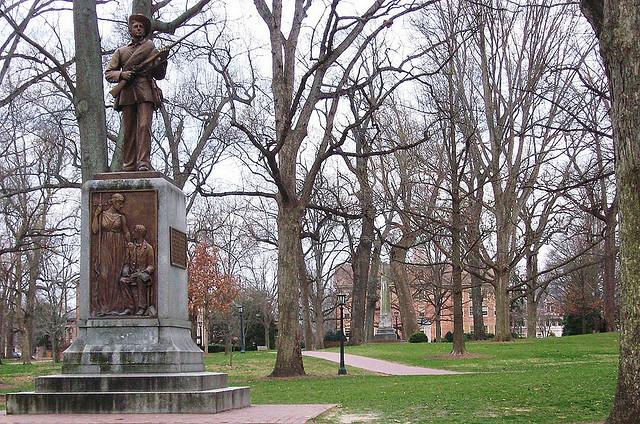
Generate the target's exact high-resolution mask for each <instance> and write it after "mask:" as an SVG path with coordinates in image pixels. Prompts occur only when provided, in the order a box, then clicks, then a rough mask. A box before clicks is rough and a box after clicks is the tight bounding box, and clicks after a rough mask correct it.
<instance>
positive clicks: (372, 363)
mask: <svg viewBox="0 0 640 424" xmlns="http://www.w3.org/2000/svg"><path fill="white" fill-rule="evenodd" d="M302 354H303V355H304V356H311V357H313V358H320V359H326V360H327V361H332V362H336V363H340V354H339V353H338V352H324V351H304V352H302ZM344 364H345V366H349V367H354V368H362V369H365V370H369V371H375V372H379V373H381V374H388V375H449V374H463V373H459V372H455V371H447V370H437V369H434V368H423V367H412V366H409V365H402V364H398V363H396V362H389V361H383V360H381V359H373V358H367V357H365V356H359V355H350V354H346V353H345V355H344ZM347 372H348V370H347Z"/></svg>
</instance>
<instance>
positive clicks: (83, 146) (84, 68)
mask: <svg viewBox="0 0 640 424" xmlns="http://www.w3.org/2000/svg"><path fill="white" fill-rule="evenodd" d="M73 28H74V38H75V45H76V72H77V79H76V89H75V91H74V93H73V103H74V106H75V113H76V118H77V119H78V127H79V130H80V152H81V156H82V158H81V159H82V180H83V181H87V180H89V179H91V177H92V176H93V175H94V174H97V173H100V172H106V171H107V170H108V168H107V144H106V143H107V124H106V117H105V111H104V100H103V99H104V91H103V76H102V56H101V49H100V37H99V35H98V17H97V15H96V0H74V1H73Z"/></svg>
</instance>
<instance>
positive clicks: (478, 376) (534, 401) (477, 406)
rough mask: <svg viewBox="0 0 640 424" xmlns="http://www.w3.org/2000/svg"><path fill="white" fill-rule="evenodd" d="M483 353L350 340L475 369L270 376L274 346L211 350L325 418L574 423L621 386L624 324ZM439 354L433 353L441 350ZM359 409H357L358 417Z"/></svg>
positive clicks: (260, 393)
mask: <svg viewBox="0 0 640 424" xmlns="http://www.w3.org/2000/svg"><path fill="white" fill-rule="evenodd" d="M467 349H468V350H469V352H470V353H472V354H475V357H472V358H466V359H449V358H446V357H445V358H437V356H438V355H444V354H447V353H449V352H450V350H451V344H447V343H432V344H408V343H394V344H376V345H368V346H354V347H351V346H347V347H346V352H347V353H352V354H357V355H364V356H370V357H374V358H379V359H386V360H391V361H396V362H401V363H404V364H408V365H417V366H425V367H431V368H442V369H449V370H455V371H462V372H467V373H468V374H462V375H448V376H382V375H378V374H376V373H372V372H368V371H364V370H358V369H355V368H352V367H347V370H348V372H349V374H348V375H346V376H340V377H338V376H337V370H338V365H337V364H335V363H332V362H327V361H323V360H320V359H314V358H305V360H304V363H305V370H306V371H307V373H308V374H309V377H307V378H298V379H277V380H270V379H267V378H265V377H266V376H267V375H268V374H269V373H270V372H271V370H272V368H273V365H274V362H275V356H276V355H275V353H273V352H247V353H245V354H239V353H234V355H233V364H232V365H229V357H228V356H225V355H224V354H222V353H220V354H212V355H207V357H206V365H207V370H208V371H215V372H225V373H228V374H229V379H230V380H231V385H248V386H251V397H252V401H253V403H254V404H265V403H336V404H339V407H338V408H336V409H335V410H333V411H332V412H330V413H329V414H328V416H325V417H321V418H319V419H317V420H316V423H318V424H320V423H321V424H328V423H336V422H341V419H342V420H343V422H351V423H356V422H367V423H371V422H375V423H394V422H399V423H456V424H457V423H478V424H481V423H482V424H484V423H576V422H598V421H604V420H605V419H606V417H607V415H608V413H609V410H610V408H611V406H612V403H613V396H614V392H615V384H616V373H617V355H618V334H617V333H610V334H594V335H588V336H573V337H562V338H550V339H542V340H523V341H516V342H513V343H488V342H478V343H467ZM434 357H435V358H434ZM58 370H59V368H58V367H53V366H52V365H51V364H39V365H32V366H29V367H26V366H22V365H2V366H0V391H2V392H9V391H16V390H28V389H32V388H33V376H34V375H41V374H46V373H51V372H57V371H58ZM358 417H359V418H358Z"/></svg>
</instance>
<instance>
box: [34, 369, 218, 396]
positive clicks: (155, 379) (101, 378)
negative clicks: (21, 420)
mask: <svg viewBox="0 0 640 424" xmlns="http://www.w3.org/2000/svg"><path fill="white" fill-rule="evenodd" d="M228 382H229V378H228V376H227V374H224V373H214V372H194V373H162V374H84V375H83V374H73V375H70V374H59V375H47V376H41V377H36V379H35V392H36V393H70V392H72V393H75V392H103V393H106V392H194V391H203V390H212V389H220V388H224V387H227V386H228Z"/></svg>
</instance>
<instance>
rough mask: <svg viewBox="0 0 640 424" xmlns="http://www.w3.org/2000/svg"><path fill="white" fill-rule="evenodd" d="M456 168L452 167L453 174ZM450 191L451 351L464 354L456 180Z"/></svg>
mask: <svg viewBox="0 0 640 424" xmlns="http://www.w3.org/2000/svg"><path fill="white" fill-rule="evenodd" d="M456 173H457V169H456V168H454V173H453V175H456ZM451 193H452V199H451V200H452V202H451V203H452V214H451V215H452V216H451V218H452V219H451V280H452V281H451V291H452V292H453V351H452V352H451V353H453V354H454V355H464V354H465V353H467V349H466V347H465V343H464V323H463V316H462V314H463V312H462V257H461V243H462V240H461V239H460V226H461V221H462V220H461V216H460V197H459V193H458V186H457V182H454V187H453V189H452V190H451Z"/></svg>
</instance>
